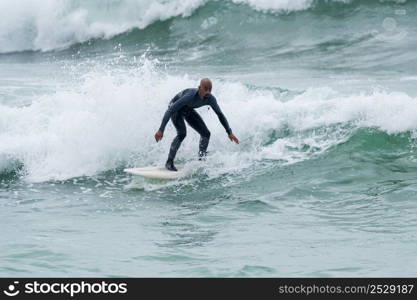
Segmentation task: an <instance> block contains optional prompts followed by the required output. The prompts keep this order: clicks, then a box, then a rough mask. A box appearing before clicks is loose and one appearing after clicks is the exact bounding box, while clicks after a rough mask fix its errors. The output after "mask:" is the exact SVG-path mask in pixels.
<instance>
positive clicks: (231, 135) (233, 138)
mask: <svg viewBox="0 0 417 300" xmlns="http://www.w3.org/2000/svg"><path fill="white" fill-rule="evenodd" d="M229 139H230V140H231V141H232V142H235V143H236V144H239V140H238V139H237V137H235V135H234V134H233V133H231V134H229Z"/></svg>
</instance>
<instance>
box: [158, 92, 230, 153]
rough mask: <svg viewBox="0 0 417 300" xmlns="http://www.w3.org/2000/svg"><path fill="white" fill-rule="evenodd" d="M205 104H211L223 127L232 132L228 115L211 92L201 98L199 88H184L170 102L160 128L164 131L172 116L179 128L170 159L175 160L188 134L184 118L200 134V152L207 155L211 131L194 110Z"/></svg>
mask: <svg viewBox="0 0 417 300" xmlns="http://www.w3.org/2000/svg"><path fill="white" fill-rule="evenodd" d="M203 105H210V106H211V108H212V109H213V110H214V112H215V113H216V114H217V116H218V118H219V120H220V122H221V123H222V125H223V127H224V128H225V129H226V132H227V134H231V133H232V130H231V129H230V127H229V123H228V122H227V119H226V117H225V116H224V115H223V113H222V111H221V109H220V107H219V105H218V104H217V100H216V98H215V97H214V96H213V95H211V94H210V96H208V97H207V98H203V99H201V98H200V96H199V95H198V89H195V88H193V89H186V90H183V91H182V92H180V93H178V94H177V95H176V96H175V97H174V98H173V99H172V100H171V102H170V103H169V106H168V110H167V111H166V112H165V114H164V117H163V119H162V123H161V126H160V127H159V130H160V131H162V132H164V129H165V126H166V124H167V123H168V121H169V118H171V120H172V123H173V124H174V126H175V128H176V130H177V136H176V137H175V138H174V140H173V141H172V144H171V148H170V151H169V155H168V161H170V160H171V161H173V160H174V158H175V155H176V154H177V151H178V148H179V147H180V146H181V143H182V141H183V140H184V138H185V136H186V134H187V130H186V127H185V122H184V119H185V120H186V121H187V123H188V124H189V125H190V126H191V127H192V128H194V129H195V130H196V131H197V132H198V133H199V134H200V143H199V153H200V155H201V156H202V155H205V153H206V150H207V147H208V144H209V140H210V131H209V130H208V129H207V126H206V124H205V123H204V121H203V119H202V118H201V116H200V115H199V114H198V113H197V112H196V111H195V110H194V108H198V107H201V106H203Z"/></svg>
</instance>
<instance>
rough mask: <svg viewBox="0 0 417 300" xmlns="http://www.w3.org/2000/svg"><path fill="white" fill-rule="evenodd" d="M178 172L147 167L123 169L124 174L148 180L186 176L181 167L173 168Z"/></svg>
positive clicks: (159, 167)
mask: <svg viewBox="0 0 417 300" xmlns="http://www.w3.org/2000/svg"><path fill="white" fill-rule="evenodd" d="M175 167H176V168H177V169H178V171H169V170H167V169H166V168H165V166H149V167H144V168H131V169H124V171H125V172H126V173H129V174H132V175H137V176H142V177H145V178H150V179H177V178H181V177H184V176H186V175H188V172H186V171H185V170H184V166H183V165H176V166H175Z"/></svg>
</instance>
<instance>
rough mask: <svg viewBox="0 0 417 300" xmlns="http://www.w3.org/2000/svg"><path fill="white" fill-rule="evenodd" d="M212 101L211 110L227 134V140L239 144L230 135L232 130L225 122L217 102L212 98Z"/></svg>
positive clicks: (232, 135) (235, 138)
mask: <svg viewBox="0 0 417 300" xmlns="http://www.w3.org/2000/svg"><path fill="white" fill-rule="evenodd" d="M212 97H213V98H212V101H211V104H210V106H211V108H212V109H213V110H214V112H215V113H216V115H217V117H218V118H219V121H220V123H221V124H222V125H223V127H224V129H225V130H226V132H227V135H228V136H229V139H230V140H231V141H232V142H235V143H236V144H239V140H238V138H237V137H236V136H235V135H234V134H233V133H232V129H231V128H230V126H229V122H227V119H226V117H225V115H224V114H223V112H222V110H221V109H220V107H219V105H218V104H217V100H216V98H215V97H214V96H212Z"/></svg>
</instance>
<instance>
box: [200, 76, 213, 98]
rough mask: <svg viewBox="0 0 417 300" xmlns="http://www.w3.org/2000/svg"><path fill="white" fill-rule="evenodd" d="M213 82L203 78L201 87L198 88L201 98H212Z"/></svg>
mask: <svg viewBox="0 0 417 300" xmlns="http://www.w3.org/2000/svg"><path fill="white" fill-rule="evenodd" d="M212 86H213V85H212V84H211V80H210V79H208V78H203V79H201V81H200V86H199V87H198V94H199V95H200V98H207V97H208V96H210V93H211V88H212Z"/></svg>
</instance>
